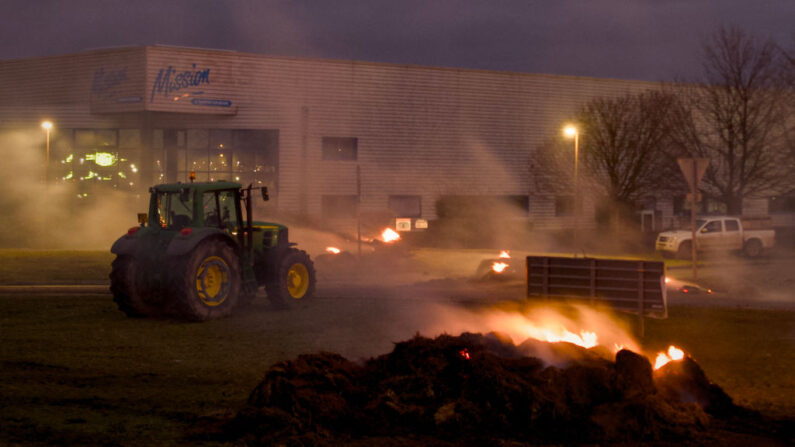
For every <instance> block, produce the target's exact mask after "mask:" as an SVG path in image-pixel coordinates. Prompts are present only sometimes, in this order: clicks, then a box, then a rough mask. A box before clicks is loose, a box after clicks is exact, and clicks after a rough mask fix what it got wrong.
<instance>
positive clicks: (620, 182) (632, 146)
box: [578, 91, 680, 207]
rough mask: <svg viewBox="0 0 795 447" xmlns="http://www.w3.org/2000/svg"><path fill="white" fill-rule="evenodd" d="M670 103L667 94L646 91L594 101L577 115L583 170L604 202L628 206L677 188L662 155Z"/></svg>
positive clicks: (666, 143) (670, 164)
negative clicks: (588, 175) (600, 187)
mask: <svg viewBox="0 0 795 447" xmlns="http://www.w3.org/2000/svg"><path fill="white" fill-rule="evenodd" d="M675 103H676V98H675V97H674V96H673V95H671V94H668V93H664V92H661V91H647V92H644V93H640V94H634V95H626V96H622V97H618V98H597V99H594V100H592V101H591V102H589V103H588V104H586V105H585V106H584V107H583V108H582V110H581V111H580V113H579V114H578V122H579V124H580V126H581V128H582V134H583V150H582V156H583V161H584V165H585V167H586V168H587V170H588V172H589V174H590V176H591V177H592V178H593V179H595V180H596V183H597V184H598V185H601V186H602V189H603V193H604V195H605V196H606V197H607V198H608V199H609V200H610V201H612V202H615V203H616V204H621V205H624V206H626V207H633V206H634V205H635V204H636V203H637V202H638V200H640V199H642V198H643V197H645V196H649V195H655V193H659V192H662V191H666V190H670V189H673V188H676V187H677V186H678V185H679V184H680V182H679V178H678V177H676V176H674V175H673V174H675V173H676V171H675V169H676V166H675V161H672V158H671V157H670V156H669V154H668V153H667V151H666V149H667V148H668V147H669V145H670V142H669V134H670V129H669V125H670V123H671V122H672V120H671V118H670V115H671V114H672V113H673V112H674V111H675V110H677V109H676V107H675Z"/></svg>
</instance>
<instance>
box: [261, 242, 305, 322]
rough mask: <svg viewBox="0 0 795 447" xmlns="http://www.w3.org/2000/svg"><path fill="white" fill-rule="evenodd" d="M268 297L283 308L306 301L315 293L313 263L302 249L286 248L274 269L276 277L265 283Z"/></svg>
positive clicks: (275, 304)
mask: <svg viewBox="0 0 795 447" xmlns="http://www.w3.org/2000/svg"><path fill="white" fill-rule="evenodd" d="M265 291H266V292H267V294H268V299H269V300H270V301H271V303H273V305H274V306H276V307H279V308H285V307H288V306H290V305H291V304H293V303H296V302H299V301H306V300H307V299H309V298H311V297H312V296H313V295H314V293H315V265H314V264H313V263H312V260H311V259H309V255H308V254H306V252H305V251H303V250H298V249H295V248H291V249H289V250H287V252H286V253H285V254H284V256H283V257H282V259H281V260H280V261H279V265H278V266H277V269H276V277H275V278H273V279H272V280H271V281H270V282H269V283H268V284H265Z"/></svg>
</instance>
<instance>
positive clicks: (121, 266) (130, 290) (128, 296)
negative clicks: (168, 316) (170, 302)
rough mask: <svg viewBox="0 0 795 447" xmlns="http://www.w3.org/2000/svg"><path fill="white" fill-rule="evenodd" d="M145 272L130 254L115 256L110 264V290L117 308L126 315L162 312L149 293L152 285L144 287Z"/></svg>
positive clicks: (149, 314) (137, 316)
mask: <svg viewBox="0 0 795 447" xmlns="http://www.w3.org/2000/svg"><path fill="white" fill-rule="evenodd" d="M145 281H146V278H145V272H142V271H141V269H140V267H139V266H138V261H136V260H135V258H133V257H132V256H128V255H121V256H117V257H116V259H114V260H113V263H112V264H111V272H110V291H111V293H113V301H114V302H115V303H116V306H118V308H119V310H120V311H122V312H124V313H125V314H127V316H128V317H132V318H141V317H152V316H158V315H161V314H162V313H163V310H162V309H160V308H159V307H158V306H157V305H156V304H155V303H154V301H157V300H155V299H153V297H152V296H149V295H151V294H152V293H154V288H153V287H146V283H145Z"/></svg>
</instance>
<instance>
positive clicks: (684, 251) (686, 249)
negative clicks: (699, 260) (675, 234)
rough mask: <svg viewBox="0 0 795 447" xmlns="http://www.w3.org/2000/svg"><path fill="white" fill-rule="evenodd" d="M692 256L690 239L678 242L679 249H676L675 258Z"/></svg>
mask: <svg viewBox="0 0 795 447" xmlns="http://www.w3.org/2000/svg"><path fill="white" fill-rule="evenodd" d="M692 257H693V246H692V245H691V242H690V241H687V242H682V243H681V244H679V250H677V251H676V258H677V259H690V258H692Z"/></svg>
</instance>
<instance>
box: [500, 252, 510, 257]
mask: <svg viewBox="0 0 795 447" xmlns="http://www.w3.org/2000/svg"><path fill="white" fill-rule="evenodd" d="M500 257H501V258H506V259H511V254H510V253H508V250H503V251H501V252H500Z"/></svg>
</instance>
